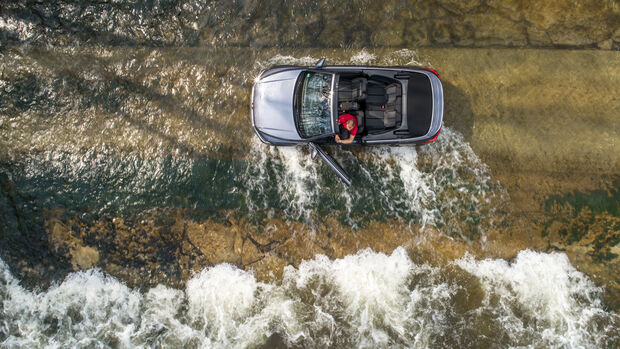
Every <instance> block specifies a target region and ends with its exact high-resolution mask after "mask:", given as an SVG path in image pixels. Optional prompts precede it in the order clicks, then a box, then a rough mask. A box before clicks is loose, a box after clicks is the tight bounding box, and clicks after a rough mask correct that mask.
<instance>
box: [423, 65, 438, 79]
mask: <svg viewBox="0 0 620 349" xmlns="http://www.w3.org/2000/svg"><path fill="white" fill-rule="evenodd" d="M426 70H428V71H429V72H431V73H433V74H435V75H437V79H439V80H441V78H440V77H439V73H438V72H437V70H435V69H431V68H426Z"/></svg>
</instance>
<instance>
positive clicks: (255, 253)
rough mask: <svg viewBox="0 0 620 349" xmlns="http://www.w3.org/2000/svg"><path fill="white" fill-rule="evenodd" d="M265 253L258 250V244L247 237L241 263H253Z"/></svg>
mask: <svg viewBox="0 0 620 349" xmlns="http://www.w3.org/2000/svg"><path fill="white" fill-rule="evenodd" d="M263 257H264V255H263V254H262V253H261V252H260V251H259V250H258V248H257V247H256V245H255V244H254V243H252V241H251V240H250V239H246V240H245V241H244V243H243V248H242V250H241V264H243V265H244V266H248V265H251V264H253V263H256V262H258V261H260V260H261V259H262V258H263Z"/></svg>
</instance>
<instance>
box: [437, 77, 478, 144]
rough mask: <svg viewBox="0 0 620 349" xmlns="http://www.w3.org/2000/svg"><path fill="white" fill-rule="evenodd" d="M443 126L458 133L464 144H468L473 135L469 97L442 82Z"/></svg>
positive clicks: (472, 116) (447, 83)
mask: <svg viewBox="0 0 620 349" xmlns="http://www.w3.org/2000/svg"><path fill="white" fill-rule="evenodd" d="M442 84H443V94H444V112H443V122H444V125H445V126H448V127H450V128H451V129H453V130H456V131H458V132H459V133H461V134H462V135H463V138H464V139H465V141H466V142H468V143H469V142H470V141H471V138H472V135H473V133H474V111H473V110H472V105H471V97H470V96H468V95H467V94H466V93H465V92H464V91H463V90H462V89H460V88H458V87H457V86H455V85H453V84H452V83H450V82H446V81H443V82H442Z"/></svg>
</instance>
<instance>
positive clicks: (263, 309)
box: [0, 248, 620, 348]
mask: <svg viewBox="0 0 620 349" xmlns="http://www.w3.org/2000/svg"><path fill="white" fill-rule="evenodd" d="M453 265H454V266H457V267H459V268H462V269H463V271H462V273H455V272H454V267H453V266H450V265H448V266H444V267H439V266H429V265H426V264H417V263H414V262H413V261H412V260H411V259H410V258H409V257H408V255H407V253H406V252H405V250H404V249H403V248H397V249H396V250H394V252H393V253H392V254H390V255H386V254H383V253H376V252H373V251H371V250H363V251H360V252H358V253H357V254H355V255H350V256H346V257H345V258H342V259H336V260H330V259H328V258H327V257H326V256H316V257H315V258H314V259H312V260H307V261H303V262H302V263H301V264H300V265H299V267H298V268H293V267H292V266H287V267H286V268H285V270H284V274H283V280H282V282H281V283H280V284H276V283H274V284H267V283H262V282H259V281H257V280H256V279H255V278H254V276H253V275H252V274H251V273H249V272H246V271H242V270H239V269H237V268H236V267H234V266H231V265H228V264H222V265H217V266H214V267H211V268H206V269H204V270H203V271H202V272H200V273H198V274H196V275H195V276H194V277H193V278H192V279H190V280H189V281H188V282H187V285H186V288H185V290H184V291H182V290H176V289H172V288H169V287H165V286H161V285H160V286H157V287H154V288H152V289H150V290H148V291H147V292H146V293H144V294H143V293H140V292H139V291H137V290H131V289H129V288H128V287H126V286H125V285H123V284H122V283H120V282H119V281H117V280H116V279H114V278H112V277H109V276H105V275H104V274H103V273H101V272H99V271H96V270H91V271H87V272H78V273H72V274H70V275H69V276H68V277H67V278H66V279H65V280H64V281H63V282H62V283H61V284H59V285H57V286H54V287H51V288H50V289H48V290H47V291H42V292H33V291H28V290H26V289H24V288H23V287H21V286H20V285H19V284H18V282H17V280H16V279H14V277H13V276H12V275H11V274H10V273H9V271H8V268H7V266H6V265H5V264H4V263H3V262H1V261H0V302H1V304H2V307H1V308H0V311H1V315H2V316H0V338H4V341H3V342H2V345H3V346H6V347H74V346H93V347H100V346H119V347H159V346H163V347H187V346H190V347H196V346H198V347H213V348H230V347H232V348H245V347H248V346H255V345H259V344H261V343H265V342H266V341H267V339H268V338H269V337H270V336H271V335H272V334H274V333H277V334H278V335H279V336H280V337H281V338H282V341H283V342H284V343H285V344H287V345H295V346H304V347H325V346H336V347H342V346H348V347H388V346H396V347H413V348H426V347H437V346H442V345H448V346H463V345H466V346H481V345H488V346H494V347H514V346H519V347H571V348H572V347H575V348H577V347H606V346H609V345H611V343H613V340H614V338H616V337H615V336H617V335H618V332H617V325H618V323H619V321H620V318H619V317H618V316H617V315H616V314H614V313H610V312H606V311H605V310H604V309H603V305H602V304H601V301H600V290H599V289H598V288H597V287H596V286H594V285H593V284H592V282H591V281H589V280H588V278H587V277H586V276H584V275H583V274H581V273H579V272H578V271H576V270H575V269H574V268H573V267H572V266H571V265H570V263H569V262H568V259H567V258H566V256H565V255H562V254H555V253H552V254H545V253H538V252H532V251H523V252H521V253H520V254H519V255H518V257H517V259H516V260H515V262H514V263H512V264H509V263H507V262H505V261H503V260H483V261H479V260H474V259H473V258H472V257H469V256H468V257H465V258H463V259H460V260H457V261H455V262H453ZM472 278H473V279H474V280H475V282H473V283H472V281H471V279H472ZM477 287H481V288H482V292H483V297H482V300H480V301H476V300H475V299H473V300H469V301H467V300H465V301H467V302H469V303H468V304H467V307H469V308H467V307H466V308H465V309H463V308H462V306H459V305H458V304H460V303H462V302H464V298H463V296H462V295H463V294H467V293H469V292H471V291H475V289H476V288H477ZM474 293H475V292H474ZM474 298H475V297H474ZM468 309H469V310H468ZM481 329H482V331H483V332H480V331H481ZM446 341H447V342H446Z"/></svg>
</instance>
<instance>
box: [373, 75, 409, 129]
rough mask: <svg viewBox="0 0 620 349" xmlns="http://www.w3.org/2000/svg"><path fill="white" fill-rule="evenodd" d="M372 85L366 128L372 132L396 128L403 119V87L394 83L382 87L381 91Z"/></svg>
mask: <svg viewBox="0 0 620 349" xmlns="http://www.w3.org/2000/svg"><path fill="white" fill-rule="evenodd" d="M370 85H371V86H370V87H369V89H368V94H369V96H368V100H367V104H366V109H367V115H366V127H367V128H368V130H369V131H371V132H372V130H383V129H386V128H393V127H396V125H398V124H400V122H401V119H402V97H401V85H400V84H398V83H393V84H389V85H387V86H385V87H383V86H381V87H380V89H379V86H375V84H374V83H372V82H371V84H370ZM377 85H379V84H377ZM382 91H383V94H381V92H382ZM371 102H372V103H371Z"/></svg>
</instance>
